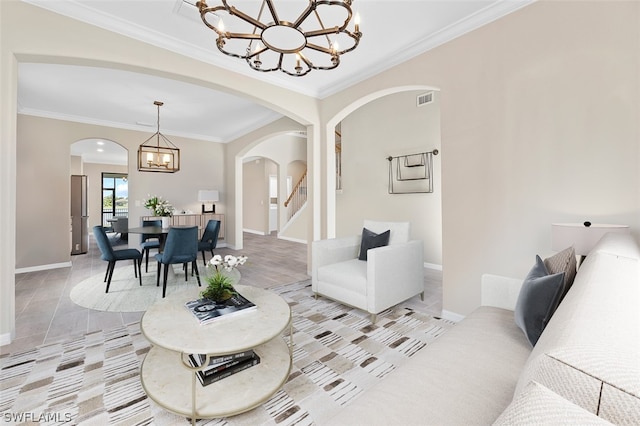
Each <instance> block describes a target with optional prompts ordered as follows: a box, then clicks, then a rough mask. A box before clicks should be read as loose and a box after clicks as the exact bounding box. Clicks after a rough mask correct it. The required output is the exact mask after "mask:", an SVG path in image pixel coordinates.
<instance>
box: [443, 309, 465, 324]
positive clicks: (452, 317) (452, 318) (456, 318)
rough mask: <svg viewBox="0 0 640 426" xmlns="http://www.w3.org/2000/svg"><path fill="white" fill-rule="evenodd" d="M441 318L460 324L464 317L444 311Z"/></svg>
mask: <svg viewBox="0 0 640 426" xmlns="http://www.w3.org/2000/svg"><path fill="white" fill-rule="evenodd" d="M442 318H444V319H446V320H449V321H453V322H460V321H462V320H463V319H464V315H460V314H457V313H455V312H451V311H447V310H445V309H443V310H442Z"/></svg>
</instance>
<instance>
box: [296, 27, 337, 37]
mask: <svg viewBox="0 0 640 426" xmlns="http://www.w3.org/2000/svg"><path fill="white" fill-rule="evenodd" d="M340 32H344V31H342V30H341V29H340V28H339V27H331V28H323V29H321V30H314V31H307V32H305V33H304V35H305V37H318V36H324V35H329V34H338V33H340Z"/></svg>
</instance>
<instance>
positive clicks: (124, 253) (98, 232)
mask: <svg viewBox="0 0 640 426" xmlns="http://www.w3.org/2000/svg"><path fill="white" fill-rule="evenodd" d="M93 235H94V236H95V238H96V243H98V248H99V249H100V253H102V256H101V257H100V258H101V259H102V260H105V261H107V262H109V263H108V264H107V272H106V273H105V275H104V281H105V282H106V283H107V289H106V290H105V293H109V286H110V285H111V278H112V277H113V269H114V268H115V266H116V262H117V261H118V260H133V273H134V274H135V276H136V278H139V280H140V285H142V270H141V266H142V253H141V252H140V250H138V249H134V248H128V249H121V250H114V249H113V247H112V246H111V243H110V242H109V237H107V233H106V232H105V230H104V228H103V227H102V226H99V225H97V226H94V227H93Z"/></svg>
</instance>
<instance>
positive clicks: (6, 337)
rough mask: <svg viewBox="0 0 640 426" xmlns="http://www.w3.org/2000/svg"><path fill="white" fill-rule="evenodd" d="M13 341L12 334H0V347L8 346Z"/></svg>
mask: <svg viewBox="0 0 640 426" xmlns="http://www.w3.org/2000/svg"><path fill="white" fill-rule="evenodd" d="M12 340H13V336H12V333H4V334H0V346H4V345H8V344H9V343H11V341H12Z"/></svg>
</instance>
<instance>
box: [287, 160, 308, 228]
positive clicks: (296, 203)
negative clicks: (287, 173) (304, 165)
mask: <svg viewBox="0 0 640 426" xmlns="http://www.w3.org/2000/svg"><path fill="white" fill-rule="evenodd" d="M306 202H307V171H306V170H305V171H304V173H303V174H302V177H300V180H299V181H298V183H296V186H294V187H293V190H292V191H291V194H289V198H287V201H285V202H284V207H285V208H286V209H287V221H289V220H291V218H292V217H293V216H294V215H295V214H296V213H297V212H298V211H299V210H300V209H301V208H302V206H304V205H305V203H306Z"/></svg>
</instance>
